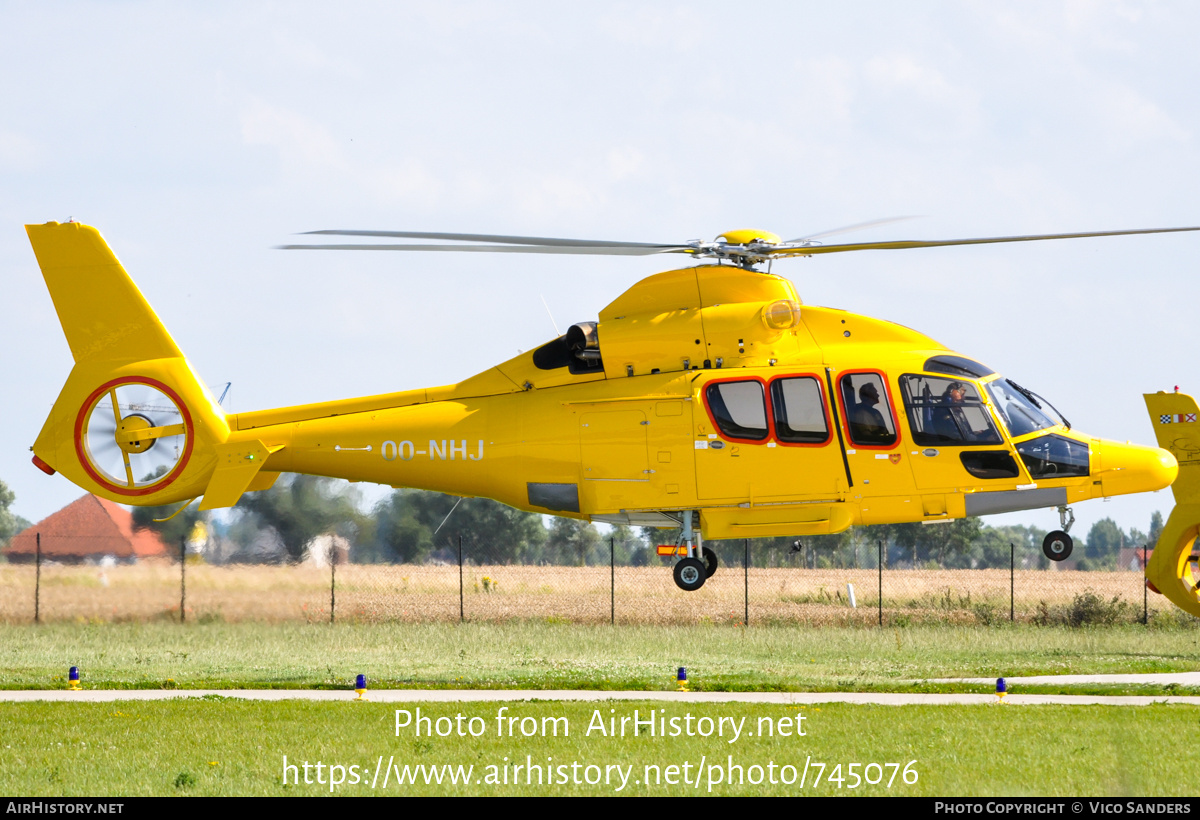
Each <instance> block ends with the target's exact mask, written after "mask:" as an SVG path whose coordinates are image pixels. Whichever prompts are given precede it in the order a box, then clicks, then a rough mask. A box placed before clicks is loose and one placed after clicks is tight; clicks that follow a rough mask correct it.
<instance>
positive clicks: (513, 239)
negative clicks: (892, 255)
mask: <svg viewBox="0 0 1200 820" xmlns="http://www.w3.org/2000/svg"><path fill="white" fill-rule="evenodd" d="M906 218H907V217H897V218H892V219H882V220H875V221H872V222H864V223H860V224H858V225H851V226H849V227H847V228H839V229H837V230H836V231H826V232H824V233H819V234H813V235H811V236H807V237H801V238H799V239H792V240H788V241H783V240H781V239H780V238H779V237H778V236H777V235H775V234H773V233H771V232H769V231H757V230H738V231H727V232H725V233H724V234H722V235H720V236H718V237H717V238H716V239H714V240H713V241H711V242H705V241H703V240H699V239H693V240H689V241H687V242H679V243H675V244H654V243H649V242H619V241H611V240H591V239H557V238H553V237H544V236H507V235H501V234H473V233H445V232H425V231H367V230H323V231H309V232H308V234H306V235H321V236H353V237H359V238H364V239H367V238H370V239H388V238H390V239H434V240H440V241H441V242H443V244H432V245H426V244H411V243H406V244H366V243H356V244H349V243H347V244H334V245H325V244H320V245H318V244H306V245H280V246H278V247H279V248H280V249H281V250H310V251H311V250H318V251H319V250H326V251H328V250H335V251H428V252H457V253H464V252H465V253H555V254H592V255H600V256H652V255H655V254H663V253H682V254H688V255H689V256H693V257H696V258H699V259H717V260H720V261H727V262H731V263H733V264H735V265H738V266H740V267H747V268H749V267H753V266H754V265H757V264H759V263H762V262H767V261H770V260H772V259H781V258H786V257H793V256H813V255H815V254H821V253H842V252H845V251H866V250H904V249H908V248H938V247H947V246H951V245H987V244H994V243H1001V242H1037V241H1041V240H1046V239H1082V238H1087V237H1099V236H1130V235H1133V234H1150V233H1179V232H1183V231H1200V227H1191V228H1141V229H1135V230H1119V231H1089V232H1084V233H1054V234H1030V235H1026V236H992V237H981V238H975V239H905V240H892V241H887V242H854V243H841V244H834V245H822V244H821V243H819V242H817V241H816V239H817V238H818V237H823V236H831V235H833V234H836V233H844V232H846V231H849V230H858V229H861V228H867V227H874V226H876V225H882V224H886V223H889V222H895V221H899V220H900V219H906Z"/></svg>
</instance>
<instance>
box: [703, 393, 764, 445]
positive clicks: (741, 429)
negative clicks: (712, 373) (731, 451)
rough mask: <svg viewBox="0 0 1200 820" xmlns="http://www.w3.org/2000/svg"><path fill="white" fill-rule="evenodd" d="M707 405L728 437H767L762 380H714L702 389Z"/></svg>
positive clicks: (754, 439)
mask: <svg viewBox="0 0 1200 820" xmlns="http://www.w3.org/2000/svg"><path fill="white" fill-rule="evenodd" d="M705 396H706V398H707V399H708V409H709V410H710V411H711V412H712V416H713V419H714V420H715V421H716V423H717V427H718V428H719V429H720V431H721V432H722V433H724V434H725V435H726V436H728V437H729V438H743V439H750V440H751V441H762V440H763V439H765V438H766V437H767V405H766V400H765V397H764V396H763V386H762V382H758V381H743V382H717V383H716V384H710V385H709V386H708V388H707V389H706V390H705Z"/></svg>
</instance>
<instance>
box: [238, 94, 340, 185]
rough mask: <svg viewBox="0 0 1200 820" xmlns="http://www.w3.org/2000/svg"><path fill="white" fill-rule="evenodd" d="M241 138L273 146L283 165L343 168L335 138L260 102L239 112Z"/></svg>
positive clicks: (300, 117)
mask: <svg viewBox="0 0 1200 820" xmlns="http://www.w3.org/2000/svg"><path fill="white" fill-rule="evenodd" d="M241 120H242V139H243V140H245V142H246V143H247V144H249V145H267V146H271V147H273V148H275V149H276V150H277V151H278V153H279V156H280V159H281V160H283V162H284V163H285V164H292V163H299V164H302V165H304V166H307V167H313V166H325V167H330V168H338V169H341V168H345V167H346V159H345V157H344V155H343V153H342V150H341V148H340V147H339V146H338V143H337V140H336V139H335V138H334V137H333V135H332V134H330V133H329V130H328V129H326V128H325V127H324V126H323V125H321V124H320V123H317V122H314V121H313V120H311V119H309V118H307V117H305V116H303V115H301V114H297V113H296V112H294V111H289V110H287V109H285V108H278V107H276V106H272V105H268V104H267V103H264V102H261V101H255V102H253V103H251V104H250V105H249V106H248V107H247V108H246V109H245V110H244V111H243V112H242V118H241Z"/></svg>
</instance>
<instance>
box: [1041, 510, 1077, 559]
mask: <svg viewBox="0 0 1200 820" xmlns="http://www.w3.org/2000/svg"><path fill="white" fill-rule="evenodd" d="M1058 521H1059V524H1061V525H1062V529H1061V530H1055V531H1054V532H1051V533H1049V534H1047V535H1046V538H1045V539H1044V540H1043V541H1042V554H1044V555H1045V556H1046V557H1047V558H1049V559H1050V560H1051V561H1065V560H1067V558H1069V557H1070V556H1071V549H1072V548H1073V547H1074V546H1075V543H1074V542H1073V541H1072V540H1071V536H1069V535H1067V532H1068V531H1069V530H1070V529H1071V525H1072V524H1074V523H1075V513H1074V512H1073V511H1072V510H1071V508H1070V507H1067V506H1065V505H1064V506H1061V507H1059V508H1058Z"/></svg>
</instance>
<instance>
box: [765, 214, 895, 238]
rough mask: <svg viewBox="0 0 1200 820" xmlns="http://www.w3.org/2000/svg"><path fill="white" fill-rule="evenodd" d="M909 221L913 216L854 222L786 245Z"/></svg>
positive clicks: (812, 234)
mask: <svg viewBox="0 0 1200 820" xmlns="http://www.w3.org/2000/svg"><path fill="white" fill-rule="evenodd" d="M909 219H916V217H915V216H889V217H884V218H883V219H872V220H870V221H868V222H855V223H854V224H853V225H845V226H843V227H841V228H834V229H833V230H831V231H822V232H821V233H810V234H809V235H808V236H802V237H800V238H799V239H789V240H788V244H791V243H794V242H811V241H812V240H814V239H823V238H824V237H826V236H837V235H838V234H841V233H851V232H852V231H862V230H866V229H867V228H875V227H878V226H880V225H890V224H892V223H893V222H905V221H907V220H909Z"/></svg>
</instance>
